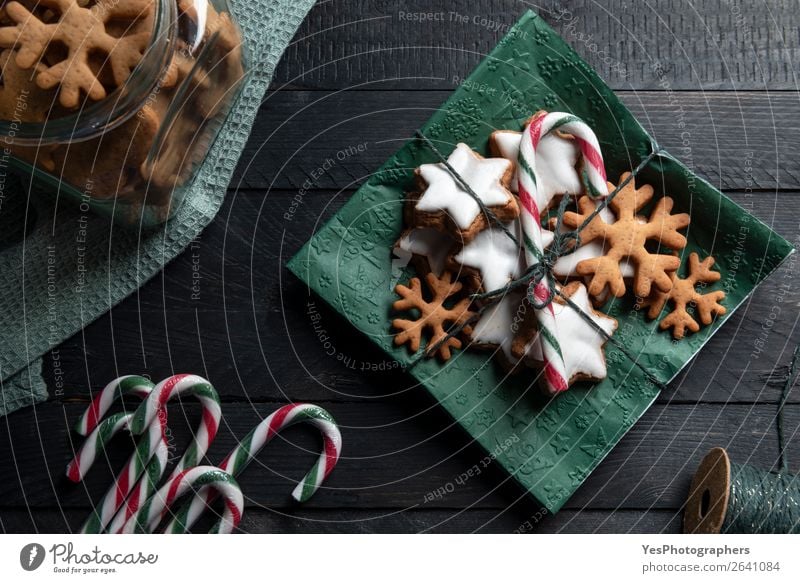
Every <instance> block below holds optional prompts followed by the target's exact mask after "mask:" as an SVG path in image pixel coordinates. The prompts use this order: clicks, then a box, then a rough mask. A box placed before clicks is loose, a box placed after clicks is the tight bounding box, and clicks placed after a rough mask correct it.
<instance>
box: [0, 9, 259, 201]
mask: <svg viewBox="0 0 800 583" xmlns="http://www.w3.org/2000/svg"><path fill="white" fill-rule="evenodd" d="M159 1H174V0H15V1H12V2H8V3H4V4H3V7H2V9H0V47H2V49H3V52H2V53H0V66H2V71H3V75H2V87H0V115H2V117H3V119H5V120H9V121H12V122H15V123H24V122H39V123H44V124H47V122H53V121H55V120H57V119H60V118H68V117H69V118H70V119H71V120H75V121H74V125H73V126H71V127H70V128H68V129H66V130H63V133H61V134H57V133H56V130H53V129H48V126H47V125H45V129H44V130H43V132H42V143H41V144H37V145H34V146H31V145H30V144H26V145H20V144H13V143H12V147H11V150H12V153H13V154H14V155H15V156H17V157H18V158H21V159H23V160H26V161H28V162H30V163H32V164H34V165H36V166H38V167H39V168H41V169H43V170H46V171H47V172H49V173H51V174H53V175H55V176H56V177H57V178H59V179H60V180H63V181H65V182H67V183H69V184H71V185H72V186H73V187H75V188H76V189H77V190H78V191H80V192H82V193H84V194H88V195H89V196H91V197H92V198H99V199H106V198H112V197H116V199H117V201H118V202H121V203H129V204H130V205H131V206H132V207H134V211H135V210H136V207H141V206H142V205H145V204H147V205H152V206H156V207H163V209H164V211H163V212H167V209H168V207H169V203H170V198H171V195H172V191H173V190H174V188H175V187H176V186H180V185H181V184H183V183H184V182H186V180H187V179H188V178H189V177H190V176H191V175H192V172H193V170H194V167H195V165H196V164H197V163H198V162H199V161H200V160H202V158H203V157H204V156H205V153H206V152H207V149H208V147H209V146H210V142H211V141H212V139H213V136H214V135H215V133H214V132H215V131H216V129H217V126H218V125H219V121H220V120H219V119H218V118H219V117H222V116H224V114H225V113H226V111H227V106H228V105H229V104H230V102H231V100H232V98H233V96H234V95H235V89H236V87H238V85H239V83H240V82H241V80H242V78H243V75H244V70H243V66H242V54H241V48H240V44H241V38H240V35H239V32H238V29H237V27H236V26H235V25H234V23H233V22H232V21H231V19H230V17H229V15H228V14H226V13H224V12H223V13H218V12H217V11H215V10H214V8H213V6H212V5H211V4H207V3H206V2H199V3H198V2H193V1H190V0H177V9H178V14H179V19H180V21H181V22H182V23H183V24H182V26H181V27H179V28H180V30H181V31H184V32H179V34H178V35H177V36H178V38H177V39H176V43H175V46H174V52H173V56H172V58H171V60H170V62H169V63H168V65H167V66H166V67H165V68H164V69H163V70H156V71H155V72H154V74H153V76H152V77H151V79H144V78H143V77H141V76H140V77H139V78H138V79H137V82H138V83H145V84H147V85H146V88H147V89H148V91H149V94H148V95H147V96H146V99H144V100H143V101H142V102H139V103H136V104H134V106H133V109H130V108H128V109H124V110H123V109H122V108H123V107H127V106H124V105H120V104H122V103H124V101H123V100H122V96H123V95H124V94H125V93H127V92H129V91H130V90H132V89H134V88H133V87H131V86H130V84H131V83H132V81H133V79H132V77H131V75H132V72H133V71H134V69H136V67H137V66H138V65H139V64H140V63H141V62H142V60H143V59H144V57H145V55H146V54H148V50H149V49H150V43H151V42H152V41H153V38H154V35H158V34H161V32H163V31H161V32H160V31H159V30H156V29H155V26H156V24H155V23H156V20H157V19H156V11H157V7H158V2H159ZM189 23H192V24H191V25H189ZM203 27H204V28H203ZM185 31H191V32H190V33H186V32H185ZM198 55H202V57H201V58H202V62H198V60H197V59H198ZM151 86H154V87H151ZM179 89H180V91H179ZM148 91H145V93H147V92H148ZM104 100H107V102H108V103H109V104H110V105H111V107H112V110H113V111H114V115H117V114H119V115H120V116H121V117H122V118H123V119H127V121H125V122H124V123H122V124H114V127H111V126H109V127H108V128H107V129H106V128H103V127H102V125H101V126H100V129H101V130H102V131H101V132H100V133H99V135H97V132H95V135H96V136H97V137H94V138H92V139H88V140H86V139H81V140H76V139H73V135H77V134H82V135H84V136H85V134H86V131H85V130H87V128H94V127H96V126H97V124H98V120H97V119H93V114H92V106H93V104H95V103H98V102H102V101H104ZM49 127H50V128H52V127H53V124H52V123H51V124H50V126H49ZM9 141H11V140H9ZM132 215H134V216H136V215H138V213H137V212H133V213H132Z"/></svg>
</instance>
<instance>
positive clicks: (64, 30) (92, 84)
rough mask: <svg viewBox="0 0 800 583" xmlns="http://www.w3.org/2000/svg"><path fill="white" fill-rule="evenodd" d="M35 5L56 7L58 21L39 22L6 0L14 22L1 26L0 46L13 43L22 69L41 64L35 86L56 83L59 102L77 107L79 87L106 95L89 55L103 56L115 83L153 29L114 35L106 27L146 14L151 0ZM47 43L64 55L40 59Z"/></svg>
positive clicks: (64, 0)
mask: <svg viewBox="0 0 800 583" xmlns="http://www.w3.org/2000/svg"><path fill="white" fill-rule="evenodd" d="M39 4H40V5H42V6H45V7H47V8H50V9H52V10H54V11H55V12H57V14H58V20H57V21H55V22H53V23H44V22H42V21H41V20H40V19H39V18H38V17H37V16H36V15H34V14H33V13H32V12H30V11H29V10H28V9H27V8H26V7H25V6H23V5H22V4H20V3H19V2H9V3H8V4H7V5H6V7H5V9H6V13H7V14H8V17H9V18H10V19H11V20H12V21H13V22H15V23H16V24H15V25H14V26H4V27H1V28H0V47H5V48H16V49H17V56H16V63H17V65H19V66H20V67H22V68H23V69H29V68H31V67H33V66H35V65H37V64H40V65H42V70H41V71H40V72H39V73H38V74H37V76H36V83H37V85H38V86H39V87H41V88H42V89H52V88H53V87H56V86H58V87H59V88H60V91H59V100H60V102H61V105H63V106H64V107H68V108H74V107H77V106H78V104H79V102H80V101H79V100H80V94H81V91H83V92H85V93H86V95H88V96H89V97H90V98H91V99H94V100H100V99H104V98H105V97H106V89H105V87H103V84H102V83H101V82H100V80H99V79H98V78H97V75H96V73H95V72H94V71H92V69H91V67H90V66H89V58H90V56H92V55H95V54H98V53H100V54H103V55H105V56H106V57H107V59H108V63H109V66H110V69H111V73H112V76H113V80H114V83H115V84H116V85H117V86H118V87H119V86H122V85H123V84H124V83H125V81H126V80H127V79H128V77H129V76H130V73H131V71H132V70H133V69H134V68H135V67H136V65H138V64H139V62H140V61H141V59H142V56H143V54H144V51H145V50H146V48H147V44H148V42H149V41H150V37H151V36H152V31H144V32H139V33H136V34H131V35H127V36H123V37H122V38H115V37H114V36H112V35H110V34H108V32H107V31H106V23H108V22H111V21H114V22H120V21H122V22H134V21H136V20H138V19H142V18H145V17H147V16H149V14H150V12H151V11H152V10H153V0H125V1H124V2H122V1H119V0H117V1H115V0H99V1H98V2H96V3H95V4H94V5H92V6H90V7H88V8H84V7H83V6H82V5H81V3H80V2H78V0H39ZM52 43H60V44H63V45H64V46H65V47H66V48H67V55H66V57H65V58H64V59H63V60H61V61H58V62H56V63H54V64H45V63H43V59H42V57H43V56H44V54H45V52H46V51H47V49H48V48H49V47H50V46H51V44H52Z"/></svg>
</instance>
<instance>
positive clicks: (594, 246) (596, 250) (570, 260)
mask: <svg viewBox="0 0 800 583" xmlns="http://www.w3.org/2000/svg"><path fill="white" fill-rule="evenodd" d="M600 218H601V219H603V221H605V222H606V223H608V224H610V225H611V224H614V223H615V222H616V220H617V219H616V217H615V216H614V213H613V212H611V209H610V208H608V207H604V208H603V209H602V210H601V211H600ZM566 230H569V229H566ZM551 241H552V239H551ZM606 247H607V246H606V242H605V241H602V242H601V241H598V240H594V241H590V242H589V243H586V244H585V245H581V246H580V247H578V248H577V249H576V250H575V251H574V252H572V253H570V254H569V255H563V256H561V257H559V258H558V261H556V263H555V265H554V266H553V273H554V274H555V275H556V277H575V276H576V275H578V273H577V271H576V267H577V266H578V263H580V262H581V261H583V260H585V259H593V258H595V257H601V256H602V255H605V254H606V250H607V249H606ZM619 269H620V271H621V272H622V277H624V278H632V277H633V276H634V275H635V274H636V272H635V270H634V266H633V264H632V263H631V262H630V261H629V260H627V259H623V260H622V261H620V262H619Z"/></svg>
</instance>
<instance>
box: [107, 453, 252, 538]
mask: <svg viewBox="0 0 800 583" xmlns="http://www.w3.org/2000/svg"><path fill="white" fill-rule="evenodd" d="M211 492H213V493H214V494H216V495H219V496H222V498H223V499H224V509H223V512H222V517H221V518H220V520H219V521H218V522H217V523H216V524H215V525H214V526H213V527H212V528H211V530H209V533H218V534H228V533H231V532H233V529H234V528H236V527H237V526H238V525H239V522H240V521H241V519H242V512H243V510H244V496H243V495H242V490H241V489H240V488H239V485H238V484H237V483H236V480H235V479H234V478H233V476H231V475H230V474H229V473H227V472H224V471H222V470H221V469H219V468H217V467H214V466H196V467H193V468H190V469H187V470H183V471H182V472H179V473H178V474H176V475H175V476H173V477H172V478H170V480H169V481H168V482H167V483H166V484H164V486H162V487H161V488H160V489H159V490H158V492H156V493H155V494H153V496H152V497H150V498H149V499H148V500H147V501H146V502H145V503H144V505H142V507H141V508H140V509H139V510H138V511H137V512H136V514H134V515H133V516H131V517H130V518H129V519H128V521H127V522H126V523H125V525H124V526H123V528H122V532H123V533H125V534H131V533H152V532H153V531H155V529H156V528H157V527H158V525H159V523H160V522H161V520H162V519H163V518H164V516H165V515H166V513H167V511H168V510H169V509H170V507H171V506H172V505H173V504H174V503H175V501H176V500H178V499H179V498H180V497H181V496H183V495H185V494H188V493H194V494H195V496H198V497H202V498H204V499H205V498H206V497H208V496H209V494H210V493H211ZM196 520H197V516H193V517H191V516H187V515H184V514H182V513H181V512H178V514H177V515H176V516H175V518H173V520H172V521H171V522H170V523H169V525H168V526H167V529H166V530H165V532H167V533H174V534H177V533H184V532H187V531H188V530H189V529H190V528H191V527H192V525H193V524H194V522H195V521H196Z"/></svg>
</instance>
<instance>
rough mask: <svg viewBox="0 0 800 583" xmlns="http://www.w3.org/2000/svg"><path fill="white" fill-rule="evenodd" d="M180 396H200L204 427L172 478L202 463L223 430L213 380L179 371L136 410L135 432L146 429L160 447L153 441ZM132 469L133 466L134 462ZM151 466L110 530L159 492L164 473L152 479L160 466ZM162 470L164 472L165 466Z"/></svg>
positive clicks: (116, 529)
mask: <svg viewBox="0 0 800 583" xmlns="http://www.w3.org/2000/svg"><path fill="white" fill-rule="evenodd" d="M179 395H184V396H185V395H191V396H193V397H196V398H197V399H198V400H199V401H200V404H201V405H202V407H203V414H202V420H201V422H200V427H199V428H198V430H197V432H196V433H195V435H194V439H193V440H192V443H191V444H189V447H188V448H187V449H186V452H185V453H184V454H183V457H182V458H181V459H180V461H179V462H178V464H177V465H176V466H175V469H174V470H173V471H172V474H171V475H170V479H171V478H172V477H174V476H176V475H177V474H179V473H180V472H182V471H183V470H185V469H187V468H191V467H194V466H196V465H197V464H198V463H199V461H200V460H201V459H202V458H203V456H204V455H205V454H206V452H207V451H208V448H209V446H210V445H211V442H212V441H214V437H216V435H217V430H218V429H219V422H220V418H221V417H222V409H221V407H220V403H219V395H218V394H217V391H216V390H215V389H214V387H213V386H212V385H211V383H209V382H208V381H207V380H206V379H204V378H203V377H201V376H198V375H191V374H179V375H174V376H171V377H169V378H167V379H165V380H163V381H161V382H160V383H158V384H157V385H156V386H155V387H154V388H153V390H152V392H151V393H150V396H149V397H148V398H147V400H145V402H144V403H142V405H141V406H140V407H139V409H137V410H136V412H135V413H134V416H133V419H132V420H131V431H132V432H133V433H142V432H145V430H146V436H145V437H144V438H143V439H146V440H147V441H148V442H149V443H150V444H151V445H152V446H158V444H157V443H155V442H153V438H154V434H155V431H156V428H157V427H158V425H159V424H163V423H164V422H165V421H166V404H167V403H168V402H169V401H170V400H171V399H173V398H175V397H177V396H179ZM151 451H152V455H155V454H156V453H158V452H157V450H156V449H152V450H151ZM165 462H166V456H165ZM129 468H131V466H130V465H129ZM131 469H133V468H131ZM151 469H152V470H153V471H152V472H151V471H148V472H147V473H146V474H145V476H144V478H143V479H142V480H141V481H139V483H138V484H137V486H136V489H135V490H134V491H133V492H132V493H131V495H130V496H129V497H128V498H127V500H125V501H124V506H123V508H122V509H121V510H119V512H118V513H117V515H116V516H115V517H114V519H113V520H112V521H111V523H110V524H109V525H108V531H109V532H119V531H120V529H121V528H122V527H123V525H124V524H125V522H126V521H127V520H128V519H129V518H130V517H131V516H133V515H134V514H135V513H136V512H137V511H138V510H139V508H140V507H141V506H142V505H143V504H144V503H145V501H146V500H147V499H148V498H150V496H151V495H152V494H153V492H154V491H155V488H156V484H157V482H158V479H160V477H161V474H158V479H156V480H152V477H155V476H156V468H151ZM161 472H162V474H163V468H162V470H161ZM140 475H141V473H140Z"/></svg>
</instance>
